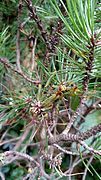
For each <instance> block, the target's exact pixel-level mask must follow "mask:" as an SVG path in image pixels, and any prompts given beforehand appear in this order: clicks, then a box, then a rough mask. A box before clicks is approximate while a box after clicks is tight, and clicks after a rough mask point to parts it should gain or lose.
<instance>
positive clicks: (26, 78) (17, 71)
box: [0, 58, 41, 85]
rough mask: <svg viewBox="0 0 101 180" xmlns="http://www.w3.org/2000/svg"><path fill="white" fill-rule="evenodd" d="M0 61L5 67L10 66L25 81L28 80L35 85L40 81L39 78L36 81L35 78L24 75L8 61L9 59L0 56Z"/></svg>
mask: <svg viewBox="0 0 101 180" xmlns="http://www.w3.org/2000/svg"><path fill="white" fill-rule="evenodd" d="M0 62H1V63H2V64H4V65H5V66H6V67H8V68H10V69H11V70H12V71H14V72H16V73H18V74H19V75H20V76H22V77H23V78H24V79H25V80H26V81H28V82H30V83H33V84H35V85H38V84H40V83H41V81H40V80H36V81H35V80H33V79H31V78H29V77H28V76H26V75H25V74H24V73H23V72H21V71H19V70H17V69H15V68H14V67H13V66H12V65H11V64H10V63H8V62H9V61H8V59H7V58H0Z"/></svg>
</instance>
